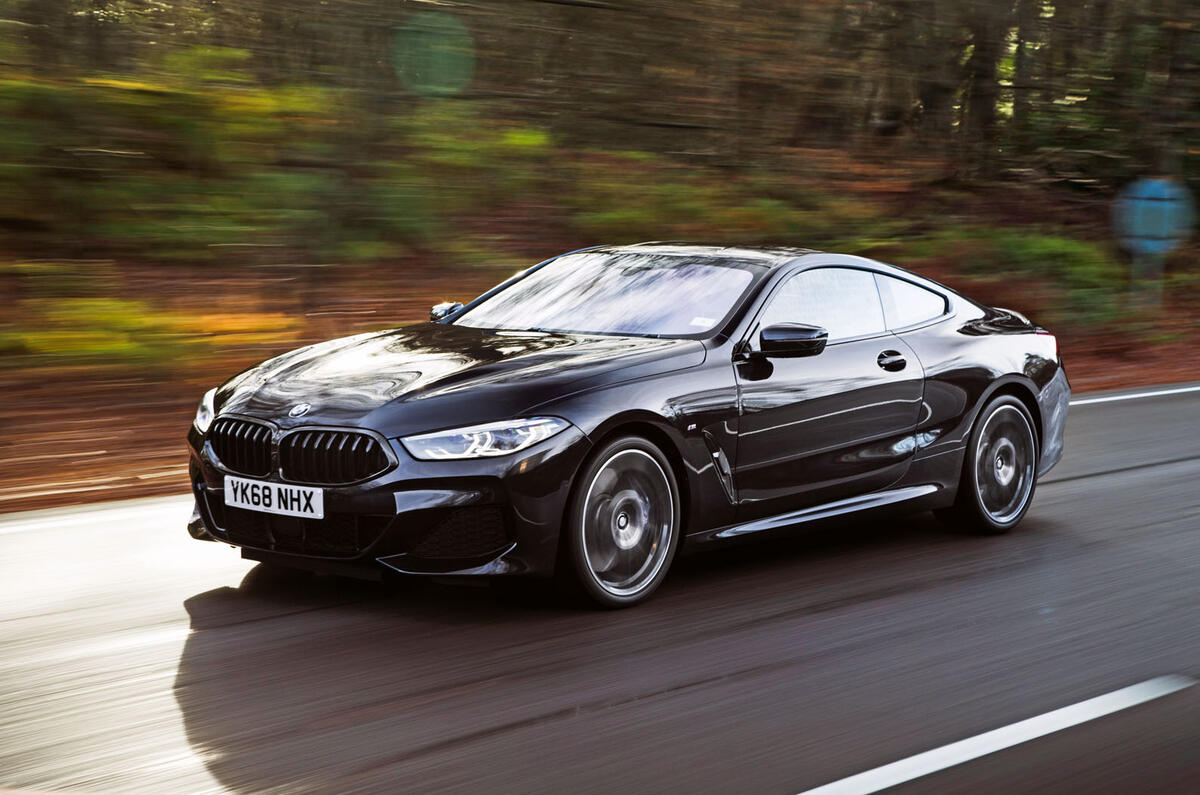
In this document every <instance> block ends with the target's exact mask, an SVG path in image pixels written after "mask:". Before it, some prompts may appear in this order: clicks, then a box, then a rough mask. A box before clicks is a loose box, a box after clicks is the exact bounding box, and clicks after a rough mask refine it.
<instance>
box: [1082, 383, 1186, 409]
mask: <svg viewBox="0 0 1200 795" xmlns="http://www.w3.org/2000/svg"><path fill="white" fill-rule="evenodd" d="M1184 392H1200V385H1197V386H1181V387H1176V388H1174V389H1156V390H1154V391H1152V392H1134V393H1133V394H1131V395H1107V396H1105V397H1094V398H1081V399H1079V400H1072V401H1071V405H1072V406H1086V405H1088V404H1089V403H1114V402H1116V401H1118V400H1137V399H1139V398H1151V397H1160V396H1162V395H1182V394H1183V393H1184Z"/></svg>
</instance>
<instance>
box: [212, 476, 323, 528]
mask: <svg viewBox="0 0 1200 795" xmlns="http://www.w3.org/2000/svg"><path fill="white" fill-rule="evenodd" d="M225 504H226V505H229V506H232V507H234V508H245V509H246V510H249V511H262V512H263V513H277V514H279V515H281V516H302V517H304V518H305V519H324V518H325V491H324V490H323V489H314V488H309V487H308V486H292V485H289V484H287V483H264V482H262V481H261V480H247V479H246V478H235V477H233V476H232V475H226V476H225Z"/></svg>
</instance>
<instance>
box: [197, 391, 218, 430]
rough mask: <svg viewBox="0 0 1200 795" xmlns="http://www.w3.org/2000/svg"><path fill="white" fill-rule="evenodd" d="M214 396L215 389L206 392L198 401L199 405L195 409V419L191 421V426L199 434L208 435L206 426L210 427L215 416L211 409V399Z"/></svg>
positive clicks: (215, 393) (215, 394)
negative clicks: (194, 427)
mask: <svg viewBox="0 0 1200 795" xmlns="http://www.w3.org/2000/svg"><path fill="white" fill-rule="evenodd" d="M216 396H217V390H216V389H210V390H208V391H207V392H205V393H204V397H203V398H201V399H200V405H199V406H197V407H196V418H195V419H194V420H192V424H193V425H195V426H196V430H198V431H200V433H208V426H210V425H212V421H213V417H214V416H216V414H217V411H216V409H215V408H213V399H214V398H215V397H216Z"/></svg>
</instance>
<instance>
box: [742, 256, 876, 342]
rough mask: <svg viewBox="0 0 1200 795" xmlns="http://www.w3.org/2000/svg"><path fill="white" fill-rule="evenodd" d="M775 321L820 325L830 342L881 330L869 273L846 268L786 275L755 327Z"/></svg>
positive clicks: (873, 285) (772, 323)
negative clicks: (827, 333) (785, 279)
mask: <svg viewBox="0 0 1200 795" xmlns="http://www.w3.org/2000/svg"><path fill="white" fill-rule="evenodd" d="M776 323H807V324H808V325H810V326H821V327H823V328H824V329H826V330H827V331H828V332H829V340H830V342H833V341H836V340H843V339H848V338H850V337H863V336H866V335H869V334H880V333H882V332H883V331H884V323H883V310H882V308H881V307H880V305H879V294H878V292H877V291H876V289H875V282H874V281H873V280H872V274H871V272H870V271H860V270H851V269H849V268H817V269H815V270H811V271H802V272H800V273H797V274H796V275H795V276H792V277H790V278H789V279H788V280H787V281H785V282H784V283H783V284H782V285H781V286H780V288H779V291H778V292H777V293H775V295H773V296H771V302H770V303H769V304H767V307H766V309H764V310H763V315H762V319H761V320H760V321H759V328H766V327H767V326H771V325H774V324H776Z"/></svg>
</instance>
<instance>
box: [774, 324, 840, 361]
mask: <svg viewBox="0 0 1200 795" xmlns="http://www.w3.org/2000/svg"><path fill="white" fill-rule="evenodd" d="M758 341H759V347H760V349H761V352H760V354H759V355H760V356H766V357H768V358H771V357H775V358H784V357H795V356H816V355H817V354H818V353H820V352H821V351H823V350H825V343H826V342H828V341H829V332H828V331H826V330H825V329H823V328H821V327H820V326H809V325H805V324H804V323H779V324H777V325H774V326H767V327H766V328H765V329H763V330H762V331H761V332H759V335H758Z"/></svg>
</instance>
